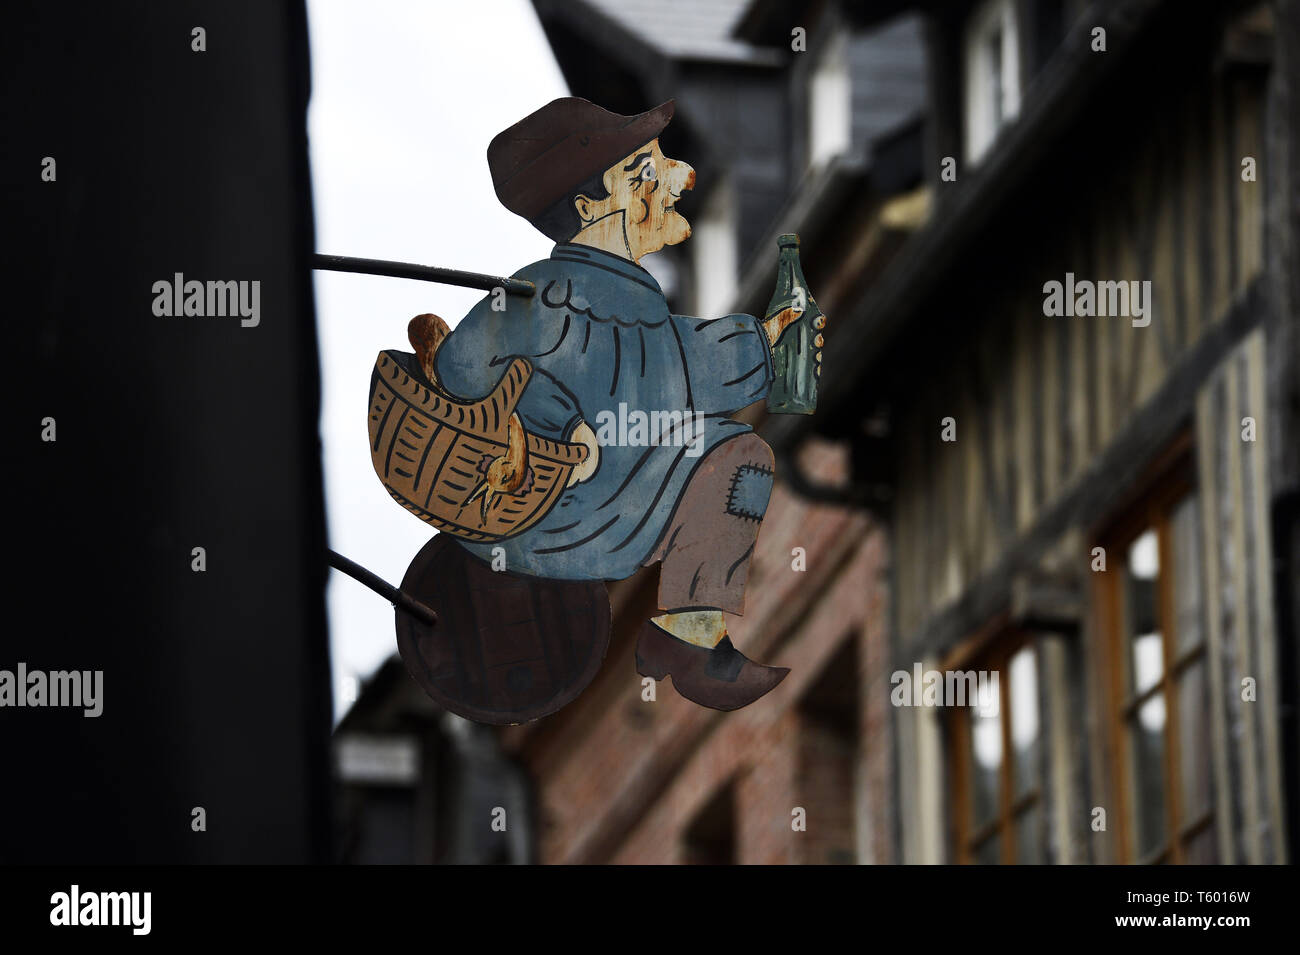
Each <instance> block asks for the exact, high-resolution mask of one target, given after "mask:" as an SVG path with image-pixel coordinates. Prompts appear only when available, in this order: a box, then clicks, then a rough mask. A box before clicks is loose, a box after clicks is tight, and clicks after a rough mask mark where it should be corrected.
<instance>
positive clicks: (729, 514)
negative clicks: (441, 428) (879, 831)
mask: <svg viewBox="0 0 1300 955" xmlns="http://www.w3.org/2000/svg"><path fill="white" fill-rule="evenodd" d="M672 114H673V104H672V102H671V101H670V102H668V103H665V104H663V105H662V106H659V107H657V108H655V109H652V110H650V111H648V112H645V113H642V114H640V115H638V116H620V115H618V114H615V113H611V112H609V111H608V110H605V109H602V108H600V107H599V106H596V105H595V104H593V103H590V102H588V101H586V100H583V99H577V98H565V99H559V100H555V101H554V102H552V103H550V104H548V105H547V106H544V107H542V108H541V109H539V110H537V111H536V112H535V113H533V114H531V115H530V116H527V117H526V118H524V119H523V120H521V121H520V122H518V123H516V124H515V125H514V126H511V127H510V128H509V129H507V130H505V131H504V132H502V133H500V134H499V135H497V136H496V138H494V139H493V140H492V143H491V145H489V147H488V164H489V166H490V168H491V173H492V180H493V184H494V186H495V188H496V193H497V196H498V198H499V199H500V200H501V202H502V204H503V205H505V207H506V208H508V209H510V210H511V211H512V212H515V213H517V214H518V215H520V216H522V217H523V218H525V219H527V220H528V221H529V222H530V223H532V224H533V225H534V226H536V227H537V228H538V229H540V230H541V231H542V232H543V233H545V234H546V235H547V236H549V237H550V238H551V239H553V240H555V241H556V242H557V243H558V244H557V245H556V246H555V249H554V251H553V252H552V253H551V256H550V258H548V259H545V260H543V261H541V262H536V263H534V264H532V265H529V266H527V267H526V268H524V269H522V270H520V271H519V272H516V273H515V277H516V278H520V279H526V280H527V281H529V282H533V283H534V284H535V285H536V287H537V294H536V295H534V296H532V297H531V298H526V299H525V298H504V297H502V296H492V295H489V296H487V297H486V298H485V299H484V300H483V301H481V302H480V303H479V304H478V305H477V306H475V307H474V308H473V309H472V310H471V311H470V312H469V314H468V315H466V316H465V318H464V320H463V321H462V322H461V323H460V325H459V326H458V327H457V328H456V330H455V331H454V332H452V333H451V335H450V336H449V337H448V338H447V339H446V340H445V341H444V342H443V343H442V345H441V347H440V348H439V349H438V351H437V356H436V370H437V376H438V379H439V381H440V382H441V384H442V386H443V387H445V388H446V389H447V390H448V391H450V392H451V393H452V394H453V395H456V396H459V397H461V398H466V399H470V398H478V397H481V396H483V395H485V394H487V393H488V392H489V391H490V390H491V389H492V387H493V386H494V385H496V384H497V382H498V381H499V380H500V378H501V375H502V372H503V367H504V365H505V363H506V362H508V361H510V360H511V359H512V358H516V357H522V358H526V359H527V360H528V361H529V362H530V363H531V364H532V366H533V375H532V377H531V379H530V380H529V383H528V386H527V389H526V391H525V393H524V395H523V398H522V400H521V401H520V402H519V405H518V407H517V414H518V415H519V421H520V422H521V423H522V425H523V428H524V429H525V430H526V431H529V432H533V433H536V434H538V435H541V436H544V437H547V438H551V439H558V440H563V441H569V442H575V443H581V444H584V445H586V446H587V448H588V457H587V460H586V461H585V462H584V463H583V464H582V465H581V466H580V467H579V468H578V469H577V470H576V471H575V472H574V474H573V475H572V477H571V478H570V482H569V487H568V488H567V490H566V491H565V493H564V495H563V496H562V497H561V498H560V500H559V503H558V504H557V505H556V506H555V507H554V508H553V510H551V512H550V513H548V514H547V515H546V516H545V517H544V518H543V519H542V520H541V521H539V522H538V523H537V524H535V525H533V526H531V527H529V528H528V529H527V530H525V531H523V532H522V533H519V534H517V535H515V536H513V537H509V538H506V539H505V540H502V541H498V542H495V543H490V544H489V543H471V542H467V541H463V540H462V541H460V544H461V545H462V546H464V547H466V548H468V549H469V550H470V551H471V552H473V553H475V554H477V555H478V556H480V557H481V558H483V559H484V560H486V561H491V560H492V558H493V550H494V548H497V547H501V548H504V550H505V556H506V561H507V566H508V568H509V569H510V570H512V571H514V572H516V573H526V574H532V575H536V576H539V577H547V578H555V579H571V580H572V579H579V580H581V579H586V580H621V579H623V578H626V577H628V576H631V575H632V574H633V573H635V572H636V570H637V569H638V568H640V567H642V566H644V565H648V564H652V563H654V562H656V561H662V566H661V568H660V585H659V606H660V608H661V609H663V610H665V611H667V612H666V613H664V614H663V615H661V616H657V617H655V618H653V619H652V620H650V621H647V623H646V625H645V626H644V628H643V629H642V632H641V635H640V638H639V640H638V643H637V651H636V659H637V669H638V671H639V672H640V673H641V674H642V675H643V676H649V677H653V678H654V679H656V680H660V679H663V678H664V677H665V676H667V675H669V674H671V675H672V678H673V686H674V687H675V688H676V689H677V692H678V693H680V694H681V695H682V696H684V697H686V698H687V699H690V700H693V701H695V702H697V703H700V704H703V705H705V706H710V707H714V708H716V709H724V710H730V709H736V708H738V707H741V706H745V705H746V704H748V703H751V702H753V701H754V700H756V699H758V698H759V697H760V696H762V695H763V694H765V693H767V692H768V691H769V690H771V689H772V688H773V687H774V686H776V685H777V684H778V683H779V682H780V681H781V680H782V678H784V676H785V675H786V673H787V672H788V670H786V669H783V668H777V667H768V666H763V665H761V664H757V663H754V662H752V661H750V660H749V659H747V658H746V657H745V656H744V655H743V654H742V653H741V652H740V651H739V650H737V649H736V648H735V647H734V646H732V643H731V640H730V639H729V638H728V636H727V627H726V621H725V617H724V613H732V614H740V613H742V612H743V610H744V596H745V581H746V578H747V576H748V572H749V562H750V558H751V556H752V555H753V552H754V542H755V540H756V538H757V536H758V530H759V526H760V523H761V521H762V518H763V515H764V513H765V511H766V509H767V502H768V497H769V495H770V493H771V489H772V479H773V459H772V451H771V449H770V448H769V447H768V446H767V445H766V444H765V443H764V442H763V441H762V440H761V439H760V438H759V437H758V436H757V435H755V434H754V433H753V432H752V430H751V429H750V428H749V427H748V426H747V425H744V424H742V423H740V422H738V421H735V420H733V419H731V418H730V417H729V415H730V414H731V413H733V412H735V411H737V410H738V409H741V408H744V407H745V406H747V405H749V404H752V403H753V402H755V401H758V400H760V399H762V398H764V397H765V396H766V395H767V392H768V389H769V387H770V385H771V382H772V377H773V372H772V352H771V348H772V344H773V343H774V342H775V341H776V339H777V337H778V336H779V334H780V331H781V329H782V328H784V327H785V325H786V324H788V323H789V322H790V321H792V320H794V318H795V317H796V316H795V315H794V314H793V313H791V312H788V311H787V312H785V313H782V314H781V315H778V316H775V317H773V318H772V319H771V320H770V321H768V322H766V323H764V322H763V321H760V320H758V319H756V318H754V317H753V316H751V315H727V316H724V317H722V318H716V319H711V320H704V319H698V318H692V317H687V316H683V315H672V314H670V313H669V310H668V304H667V301H666V300H665V298H664V294H663V292H662V290H661V289H660V287H659V284H658V283H657V282H656V281H655V280H654V278H653V277H652V276H651V275H650V273H649V272H647V271H646V270H645V269H644V268H642V267H641V265H640V264H638V263H639V260H640V259H641V257H642V256H644V255H648V254H650V253H652V252H655V251H657V250H659V249H661V248H663V247H664V246H666V245H675V244H677V243H680V242H683V241H685V240H686V239H687V238H688V237H689V236H690V234H691V230H690V226H689V224H688V223H687V221H686V220H685V219H684V218H683V217H682V216H681V215H680V214H679V213H678V212H677V210H676V208H675V204H676V202H677V200H678V198H679V197H680V196H681V194H682V193H683V192H685V191H686V190H688V189H690V188H692V187H693V186H694V184H695V171H694V170H693V169H692V168H691V167H690V166H688V165H687V164H686V163H684V162H680V161H678V160H673V159H668V158H667V157H665V156H664V155H663V153H662V152H661V150H660V147H659V140H658V136H659V133H660V131H661V130H662V129H663V128H664V127H665V126H666V125H667V123H668V121H669V119H671V118H672ZM819 357H820V356H819ZM620 406H621V407H620ZM629 409H630V410H629ZM629 416H635V417H636V418H637V419H638V421H639V422H640V421H646V420H648V421H651V422H653V423H654V426H653V427H651V428H649V429H647V428H644V427H642V428H627V427H620V428H610V427H602V424H608V423H609V422H611V421H615V420H620V421H623V422H626V421H627V419H628V418H629ZM647 432H649V433H647ZM498 554H499V552H498Z"/></svg>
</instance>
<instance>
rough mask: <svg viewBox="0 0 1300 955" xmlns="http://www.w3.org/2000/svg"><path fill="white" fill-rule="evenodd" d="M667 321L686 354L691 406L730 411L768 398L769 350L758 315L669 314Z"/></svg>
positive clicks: (714, 411)
mask: <svg viewBox="0 0 1300 955" xmlns="http://www.w3.org/2000/svg"><path fill="white" fill-rule="evenodd" d="M672 321H673V326H674V328H675V329H676V332H677V337H678V339H679V340H680V341H681V343H682V354H683V355H684V356H685V357H686V376H687V380H688V381H689V382H690V388H691V400H692V403H693V404H694V406H695V410H697V411H702V412H704V413H705V414H716V413H729V412H732V411H738V410H740V409H741V408H744V407H746V406H748V405H751V404H753V403H754V402H755V401H758V400H759V399H761V398H765V397H767V393H768V391H769V390H770V389H771V387H772V379H773V372H772V349H771V348H770V347H769V345H768V343H767V334H766V333H765V332H764V331H763V326H762V325H761V324H760V323H759V321H758V319H756V318H755V317H754V316H753V315H725V316H723V317H722V318H714V319H699V318H692V317H691V316H689V315H674V316H673V317H672Z"/></svg>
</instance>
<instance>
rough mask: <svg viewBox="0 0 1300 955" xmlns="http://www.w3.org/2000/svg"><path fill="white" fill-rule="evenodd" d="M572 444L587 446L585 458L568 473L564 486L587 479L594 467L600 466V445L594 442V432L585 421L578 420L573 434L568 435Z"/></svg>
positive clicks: (594, 471) (593, 471) (593, 472)
mask: <svg viewBox="0 0 1300 955" xmlns="http://www.w3.org/2000/svg"><path fill="white" fill-rule="evenodd" d="M569 441H570V442H571V443H573V444H581V445H585V446H586V448H587V460H585V461H583V462H582V463H581V464H579V465H578V466H577V467H576V468H574V469H573V473H572V474H570V475H569V483H568V484H566V485H565V487H573V485H575V484H581V483H582V482H583V481H586V480H588V479H589V478H590V477H591V476H592V475H593V474H595V473H596V468H597V467H599V466H600V445H599V444H597V443H596V434H595V432H593V431H592V430H591V426H590V425H588V424H587V422H585V421H580V422H579V423H578V426H577V427H576V428H574V429H573V434H572V435H571V436H570V437H569Z"/></svg>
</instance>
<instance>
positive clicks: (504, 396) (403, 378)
mask: <svg viewBox="0 0 1300 955" xmlns="http://www.w3.org/2000/svg"><path fill="white" fill-rule="evenodd" d="M531 375H532V366H531V365H530V364H529V363H528V362H527V361H525V360H524V359H522V358H516V359H514V360H513V361H511V362H510V364H509V365H507V366H506V372H505V374H504V375H503V376H502V377H501V381H500V382H499V383H498V384H497V386H496V387H495V388H493V389H492V392H491V393H490V394H489V395H487V397H485V398H482V399H480V400H479V401H474V402H470V403H464V402H461V401H460V400H458V399H456V398H453V397H452V396H451V395H449V394H447V392H445V391H443V390H442V389H440V388H437V387H434V386H432V385H430V383H429V380H428V379H427V378H426V377H425V376H424V373H423V372H422V371H420V368H419V363H418V362H417V361H416V358H415V356H414V355H412V354H410V353H408V352H398V351H382V352H380V353H379V357H378V358H377V359H376V361H375V370H374V372H373V373H372V374H371V376H370V456H371V461H372V462H373V463H374V466H375V473H376V474H378V475H379V480H380V481H381V482H383V485H384V487H385V488H387V489H388V493H389V494H391V495H392V496H393V499H394V500H396V501H397V503H399V504H401V505H402V506H403V507H404V508H406V509H407V510H408V511H410V512H411V513H412V514H414V515H416V516H417V517H418V518H420V520H422V521H426V522H427V523H429V524H432V525H433V526H434V527H436V528H438V530H440V531H446V532H447V533H448V534H451V535H453V536H455V537H459V538H461V539H463V540H468V541H495V540H502V539H504V538H507V537H511V536H513V535H515V534H518V533H520V532H521V531H523V530H526V529H527V528H529V527H531V526H532V525H533V524H536V523H537V522H538V521H539V520H541V519H542V518H543V517H544V516H545V515H546V513H547V512H548V511H550V509H551V508H552V507H554V506H555V504H556V502H557V501H558V500H559V498H560V495H561V494H563V493H564V488H565V486H566V485H567V484H568V480H569V475H570V474H571V473H572V472H573V469H574V467H575V466H577V465H578V464H581V463H582V462H583V461H584V460H586V457H587V449H586V448H585V447H584V446H583V445H580V444H567V443H565V442H562V441H551V440H548V439H546V438H542V437H538V436H537V435H533V434H529V435H528V436H527V444H528V459H527V466H528V474H527V475H526V477H525V480H524V481H523V484H522V485H521V486H520V488H519V489H518V491H516V492H515V493H503V494H499V495H496V496H493V497H490V498H489V500H488V503H487V504H486V506H484V504H483V501H484V497H485V495H484V494H483V493H482V489H481V488H480V485H481V484H483V482H484V481H485V479H486V476H487V466H488V464H489V463H490V462H491V461H493V460H494V459H495V458H497V457H499V456H501V455H503V454H505V451H506V441H507V426H508V422H509V419H510V415H511V413H512V412H513V411H514V409H515V405H516V404H517V403H518V401H519V399H520V397H521V396H522V395H523V392H524V388H525V386H526V385H527V384H528V379H529V377H530V376H531ZM476 491H477V492H478V494H477V495H476V493H475V492H476Z"/></svg>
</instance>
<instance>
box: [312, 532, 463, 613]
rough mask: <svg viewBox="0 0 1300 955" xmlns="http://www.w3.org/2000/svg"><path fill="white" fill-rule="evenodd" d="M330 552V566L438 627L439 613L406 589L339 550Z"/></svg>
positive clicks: (391, 602)
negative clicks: (398, 586)
mask: <svg viewBox="0 0 1300 955" xmlns="http://www.w3.org/2000/svg"><path fill="white" fill-rule="evenodd" d="M328 553H329V556H330V566H331V567H333V568H334V569H335V570H339V571H342V572H343V573H345V574H347V575H348V576H349V577H351V578H352V579H353V580H355V581H357V582H358V583H362V584H365V585H366V586H367V587H369V588H370V589H371V590H373V591H374V592H375V593H377V594H379V596H381V597H384V598H386V599H387V600H388V602H389V603H390V604H393V605H394V606H397V607H400V608H401V609H403V610H405V611H406V612H407V613H409V614H411V615H412V616H415V617H419V618H420V619H421V620H423V621H424V622H425V623H427V624H428V625H429V626H431V627H436V626H437V625H438V615H437V614H436V613H434V612H433V610H431V609H430V608H429V607H427V606H425V605H424V604H422V603H420V601H418V600H416V599H415V598H414V597H412V596H411V595H410V594H408V593H407V592H406V591H405V590H400V589H398V588H397V587H394V586H393V585H392V584H390V583H389V582H388V581H386V580H384V579H383V578H382V577H379V576H377V575H375V574H372V573H371V572H370V571H368V570H366V569H365V568H364V567H362V566H361V565H360V564H357V563H354V562H352V561H350V560H348V559H347V558H346V557H344V556H343V555H342V554H340V553H338V552H337V551H333V550H331V551H329V552H328Z"/></svg>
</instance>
